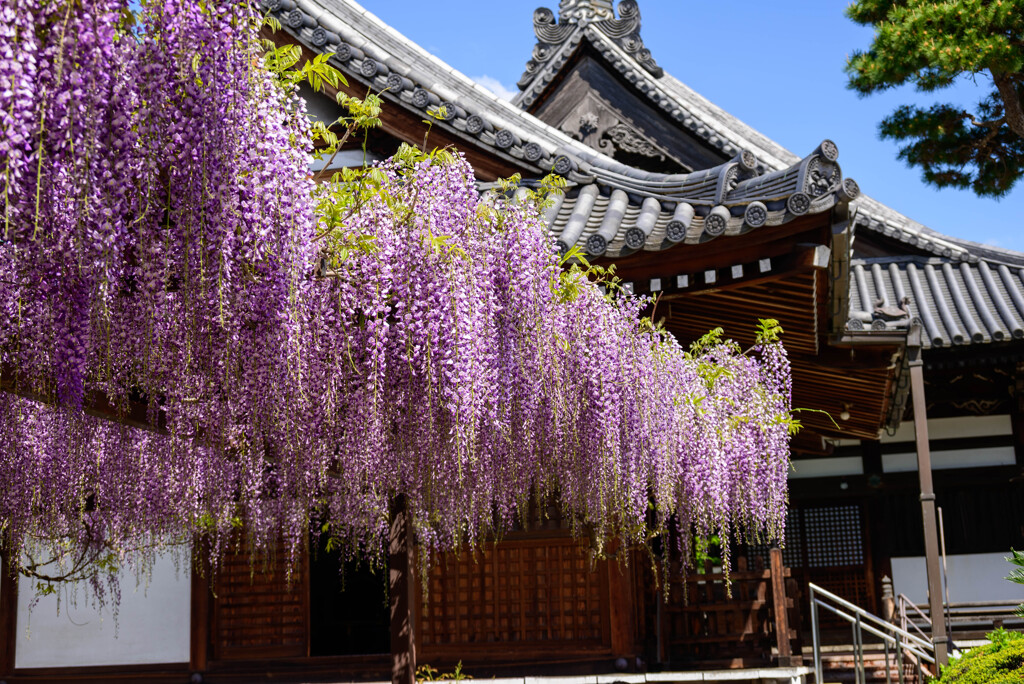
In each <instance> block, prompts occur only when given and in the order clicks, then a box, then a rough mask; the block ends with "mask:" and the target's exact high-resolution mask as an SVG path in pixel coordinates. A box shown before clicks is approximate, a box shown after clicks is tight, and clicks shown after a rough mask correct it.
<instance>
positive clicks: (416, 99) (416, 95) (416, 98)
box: [412, 88, 430, 109]
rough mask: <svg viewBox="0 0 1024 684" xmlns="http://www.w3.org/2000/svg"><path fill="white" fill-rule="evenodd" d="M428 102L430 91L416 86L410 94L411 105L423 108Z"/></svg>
mask: <svg viewBox="0 0 1024 684" xmlns="http://www.w3.org/2000/svg"><path fill="white" fill-rule="evenodd" d="M429 104H430V93H429V92H428V91H426V90H424V89H423V88H417V89H416V90H415V91H414V92H413V94H412V105H413V107H418V108H420V109H425V108H426V106H427V105H429Z"/></svg>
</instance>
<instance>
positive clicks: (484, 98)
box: [262, 0, 1024, 267]
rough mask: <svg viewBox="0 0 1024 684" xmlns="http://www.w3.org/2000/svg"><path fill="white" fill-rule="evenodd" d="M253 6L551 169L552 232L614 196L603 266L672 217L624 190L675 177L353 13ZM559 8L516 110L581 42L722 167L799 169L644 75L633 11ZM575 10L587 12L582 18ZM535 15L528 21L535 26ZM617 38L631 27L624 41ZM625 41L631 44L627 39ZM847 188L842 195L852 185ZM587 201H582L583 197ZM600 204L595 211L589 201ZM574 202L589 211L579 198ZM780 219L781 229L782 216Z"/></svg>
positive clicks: (877, 222) (870, 222) (1015, 260)
mask: <svg viewBox="0 0 1024 684" xmlns="http://www.w3.org/2000/svg"><path fill="white" fill-rule="evenodd" d="M262 4H263V6H264V8H266V9H267V10H269V11H271V12H272V13H274V15H275V16H276V17H278V18H279V19H280V20H281V21H282V24H283V25H284V26H285V28H286V29H287V30H289V31H291V32H292V33H293V35H295V36H296V37H297V38H298V39H299V40H301V41H302V42H303V43H304V44H305V45H307V46H309V47H311V48H312V49H315V50H320V51H322V52H327V53H331V54H333V55H334V57H333V59H332V61H333V62H334V63H335V64H336V65H338V66H340V67H342V68H343V69H345V71H346V72H347V73H350V74H354V75H356V76H357V77H358V78H360V79H362V81H363V82H364V83H366V84H368V85H370V86H372V87H373V88H375V89H378V90H383V89H385V88H388V89H389V92H390V93H392V94H393V95H395V96H397V97H398V98H399V99H400V100H401V102H402V103H403V104H404V105H406V106H409V107H412V108H415V109H419V110H422V111H423V112H424V113H427V112H428V111H436V110H437V109H438V108H439V106H440V105H445V107H444V111H445V115H446V116H445V119H446V120H445V121H444V122H439V123H438V125H443V126H448V127H450V128H451V129H452V130H454V131H456V132H458V133H460V134H463V135H468V136H472V137H473V138H474V139H475V140H476V142H477V143H478V144H480V145H482V146H485V147H490V148H491V149H492V150H493V152H494V154H495V155H496V156H498V157H504V158H507V159H508V158H510V159H514V160H515V161H516V162H517V163H519V164H520V165H523V166H525V167H527V168H533V169H535V171H536V174H537V175H538V176H541V175H544V174H546V173H548V172H550V171H551V170H556V171H559V172H563V173H567V174H568V177H569V179H570V180H571V181H573V182H574V184H575V187H577V188H579V190H578V191H577V190H575V189H574V190H573V191H572V192H571V193H570V196H569V197H568V198H567V199H566V200H565V203H564V204H563V206H564V207H565V211H566V212H567V215H566V216H563V215H562V213H561V212H560V213H559V215H558V216H557V217H554V218H553V221H552V222H553V225H554V227H555V230H556V232H558V230H559V227H560V226H561V227H562V231H564V228H565V225H567V224H568V221H569V216H571V215H572V213H571V212H572V211H573V210H575V208H576V205H575V204H574V202H575V201H576V193H577V192H582V189H583V186H586V185H588V184H590V183H595V182H596V183H597V184H598V197H594V203H593V207H591V210H590V211H588V212H587V218H588V220H587V227H586V228H585V229H584V230H582V231H581V232H580V234H579V236H577V240H578V239H579V238H580V237H582V238H584V239H586V240H588V241H589V239H590V237H591V236H592V235H593V234H597V233H601V229H600V226H599V225H597V226H595V225H594V222H595V221H596V220H597V215H596V214H594V211H597V212H600V211H601V210H602V209H604V208H605V204H606V203H607V204H610V203H611V197H610V194H609V189H611V188H613V187H617V188H619V189H622V190H623V191H624V192H626V193H627V195H628V196H629V199H630V205H629V209H628V210H627V211H625V212H624V218H625V220H626V222H627V224H626V225H625V226H624V227H623V229H622V230H620V231H619V232H618V233H616V235H615V236H611V237H610V239H609V237H608V236H605V235H604V233H601V234H602V237H605V241H606V243H607V250H608V251H607V254H609V255H612V256H614V255H615V254H617V253H621V252H622V247H621V244H625V234H626V233H627V232H628V231H629V230H630V229H631V228H637V227H638V226H637V225H636V223H635V219H634V217H637V218H639V216H640V215H642V214H644V209H643V202H644V200H645V199H648V198H650V197H655V198H656V199H659V202H660V204H661V207H660V209H659V210H658V212H657V217H656V220H655V221H654V227H653V228H652V229H651V230H650V231H649V232H648V231H646V230H645V229H646V228H647V227H648V224H647V222H648V221H649V218H647V216H649V215H652V214H653V205H652V204H651V203H650V202H648V205H647V206H648V210H647V212H646V214H644V215H645V218H644V221H643V223H642V225H640V226H639V228H640V230H641V231H644V232H645V234H646V235H647V238H648V239H647V240H645V242H644V247H645V248H647V249H652V248H655V249H656V248H657V247H656V246H655V245H654V242H657V241H658V240H659V238H660V237H661V235H662V233H661V232H658V231H660V230H661V229H662V228H665V227H667V226H668V224H669V223H670V221H671V217H670V216H669V214H672V213H674V211H675V207H676V205H674V202H678V199H673V198H668V199H660V198H658V197H656V196H657V195H659V194H660V193H658V192H656V191H653V190H651V189H650V188H635V187H632V186H629V184H628V183H627V182H626V179H633V180H637V179H639V180H644V181H650V182H651V183H653V184H657V183H662V182H669V183H675V182H679V180H678V179H679V178H681V177H680V176H665V175H663V174H653V173H647V172H644V171H641V170H639V169H635V168H630V167H626V166H624V165H623V164H620V163H618V162H615V161H614V160H612V159H610V158H609V157H607V156H605V155H602V154H600V153H598V152H595V151H594V150H592V149H591V148H589V147H587V146H585V145H584V144H583V143H581V142H579V141H576V140H574V139H572V138H571V137H569V136H567V135H566V134H565V133H563V132H561V131H559V130H557V129H556V128H554V127H552V126H549V125H547V124H545V123H544V122H542V121H540V120H539V119H537V118H536V117H534V116H532V115H530V114H528V113H527V112H525V111H523V110H522V109H521V108H520V107H517V106H515V104H512V103H509V102H506V101H504V100H502V99H500V98H498V97H497V96H496V95H494V94H493V93H491V92H490V91H488V90H487V89H486V88H483V87H482V86H480V85H479V84H477V83H475V82H474V81H473V80H472V79H469V78H468V77H466V76H465V75H463V74H461V73H459V72H458V71H456V70H454V69H452V68H451V67H450V66H448V65H447V64H445V63H444V62H442V61H441V60H439V59H438V58H437V57H435V56H433V55H431V54H430V53H428V52H426V51H425V50H423V49H422V48H420V47H419V46H418V45H416V44H415V43H413V42H412V41H410V40H409V39H407V38H405V37H404V36H402V35H401V34H400V33H398V32H397V31H395V30H394V29H393V28H391V27H390V26H388V25H387V24H385V23H384V22H383V21H381V20H380V19H379V18H377V17H376V16H374V15H373V14H371V13H370V12H368V11H367V10H365V9H364V8H362V7H361V6H359V5H358V4H357V3H356V2H354V0H262ZM561 5H562V7H561V8H562V9H563V10H568V11H569V12H572V11H575V10H580V9H581V8H582V9H583V10H584V13H585V14H588V13H593V14H594V16H592V17H589V16H588V18H587V19H586V20H583V21H581V20H578V19H577V20H576V21H574V22H573V21H568V22H566V23H565V26H566V27H567V28H565V29H560V28H559V27H561V26H563V24H562V23H557V24H555V23H552V22H553V21H554V20H553V13H550V12H548V14H550V15H552V16H551V17H549V16H548V14H545V15H544V17H543V18H542V19H543V21H542V22H541V23H543V24H544V25H545V26H546V27H547V28H548V29H550V30H551V31H555V32H557V33H558V35H548V36H547V38H546V39H542V38H541V37H540V36H541V33H538V36H539V38H538V40H539V41H540V42H546V43H547V44H550V45H558V46H559V49H558V50H556V51H555V52H549V53H545V54H544V55H543V56H545V57H546V59H544V60H542V63H539V66H538V67H537V68H536V69H534V73H533V74H532V77H531V78H530V79H528V83H529V85H528V86H527V89H526V90H524V91H523V92H522V93H520V94H519V96H518V97H517V99H516V104H518V105H520V106H522V107H525V106H529V104H530V103H531V102H532V101H533V99H534V98H536V97H537V96H538V95H539V94H540V93H541V92H543V89H544V87H546V85H547V83H548V82H550V80H551V79H553V78H554V77H555V75H556V74H557V72H558V70H559V69H560V68H561V67H562V66H564V64H565V62H566V61H567V60H568V57H569V56H571V54H572V51H573V50H575V49H576V48H577V47H578V46H579V44H580V43H581V41H583V40H584V39H585V40H588V41H590V43H591V44H592V45H593V46H594V47H595V49H597V50H598V51H599V52H601V54H603V55H604V57H605V59H606V60H607V61H608V62H609V63H610V64H611V65H612V66H613V67H614V68H615V69H617V70H619V72H620V73H621V74H622V75H623V77H624V78H626V79H627V81H629V82H630V83H632V84H633V86H634V87H636V88H637V89H638V90H639V91H640V92H641V93H643V94H644V95H645V96H646V97H647V98H648V99H649V100H650V101H651V102H652V103H654V104H655V105H656V106H658V107H660V108H661V109H662V110H663V111H664V112H665V113H666V114H667V115H668V116H669V117H670V118H672V119H674V120H675V121H676V122H677V123H678V124H679V125H680V126H681V127H682V128H683V129H685V130H687V131H689V132H690V134H692V135H694V136H696V137H698V138H699V139H701V140H704V141H705V142H706V143H707V144H709V145H711V146H712V147H714V148H716V149H718V150H720V151H721V152H722V154H723V156H738V155H741V154H751V153H752V154H753V155H754V157H755V158H756V160H757V170H758V171H759V172H763V173H764V176H763V177H764V178H769V177H774V175H773V174H774V173H776V172H783V175H784V174H785V172H786V171H787V170H790V169H792V168H794V167H796V166H799V165H800V164H802V163H805V162H806V161H807V158H805V159H801V158H800V157H798V156H797V155H795V154H793V153H792V152H790V151H789V150H787V149H785V148H784V147H782V146H781V145H779V144H777V143H775V142H774V141H772V140H771V139H769V138H767V137H766V136H764V135H762V134H761V133H759V132H758V131H756V130H754V129H753V128H751V127H750V126H748V125H746V124H745V123H743V122H742V121H740V120H739V119H737V118H735V117H734V116H732V115H731V114H729V113H728V112H726V111H724V110H722V109H721V108H719V107H717V106H716V105H714V104H713V103H711V102H710V101H708V100H707V99H705V98H704V97H702V96H700V95H699V94H697V93H695V92H694V91H693V90H691V89H690V88H689V87H687V86H686V85H685V84H683V83H681V82H680V81H678V80H676V79H675V78H673V77H672V76H671V75H669V74H661V73H660V70H659V69H657V68H652V66H651V64H652V63H653V62H651V63H648V54H647V53H646V52H645V51H644V50H643V48H642V41H640V42H637V41H638V40H639V37H638V32H639V11H638V9H637V4H636V2H635V1H634V0H623V2H620V3H619V18H618V19H614V18H613V17H612V18H608V11H609V8H610V6H611V3H610V2H605V1H604V0H602V1H601V2H597V0H562V3H561ZM583 5H587V6H588V7H585V8H583V7H582V6H583ZM595 8H596V9H595ZM537 16H538V15H535V20H536V19H537ZM616 22H617V23H616ZM623 22H625V23H623ZM616 27H617V28H616ZM629 27H633V28H632V29H630V30H629V31H626V28H629ZM562 34H564V35H562ZM634 34H635V35H636V36H637V40H632V39H631V38H630V36H633V35H634ZM556 39H558V40H556ZM559 41H561V42H559ZM574 41H575V42H574ZM638 46H640V47H638ZM563 48H564V49H563ZM535 57H536V55H535ZM535 61H536V60H535ZM595 169H597V170H603V171H605V172H607V173H606V174H605V175H604V176H602V177H600V178H599V177H598V176H600V174H598V173H596V172H595V171H594V170H595ZM716 169H721V167H716ZM714 170H715V169H710V170H705V171H698V172H697V173H698V174H700V173H708V172H711V171H714ZM616 174H617V175H616ZM616 183H621V185H616ZM753 185H754V184H753V182H751V183H748V185H747V186H746V187H748V188H751V189H752V188H753ZM854 185H855V184H854ZM850 189H853V186H851V188H850ZM590 192H593V191H588V193H590ZM606 196H608V199H607V200H602V199H600V198H604V197H606ZM736 197H737V196H736V195H735V193H734V194H732V195H730V196H729V197H728V199H729V200H730V201H731V200H732V199H735V198H736ZM584 202H589V200H588V199H587V198H586V196H584ZM618 204H621V202H618ZM766 205H767V203H766ZM726 206H727V207H728V208H729V210H730V211H729V213H730V218H729V219H728V220H727V223H728V224H729V225H728V227H727V230H728V231H732V232H742V231H743V224H742V218H741V217H739V216H735V215H733V211H734V210H735V211H739V209H738V207H739V204H733V205H726ZM748 206H749V205H748ZM584 208H586V207H584ZM699 208H700V205H699V204H698V205H694V209H695V215H694V219H693V222H692V223H691V227H690V229H688V232H687V236H686V237H685V238H684V240H683V241H684V242H686V241H690V240H694V239H698V240H699V237H697V233H698V230H697V228H698V227H701V226H700V224H701V222H702V221H700V220H699V219H703V218H704V217H703V216H701V213H700V211H698V209H699ZM851 208H852V209H855V227H856V229H857V230H860V231H871V232H874V233H877V234H879V235H885V236H886V237H888V238H890V239H894V240H897V241H900V242H903V243H904V244H907V245H908V246H911V247H914V248H915V249H917V250H920V251H925V252H929V253H931V254H933V255H935V256H936V257H939V258H945V259H950V260H952V261H954V262H966V263H971V264H977V263H980V261H983V260H984V261H988V262H989V263H990V265H997V264H1005V265H1007V266H1008V267H1022V266H1024V254H1021V253H1019V252H1014V251H1011V250H1005V249H1001V248H997V247H992V246H988V245H980V244H977V243H974V242H971V241H968V240H963V239H959V238H953V237H950V236H945V235H941V234H939V233H936V232H935V231H933V230H931V229H929V228H927V227H925V226H923V225H921V224H920V223H917V222H916V221H913V220H911V219H910V218H908V217H906V216H904V215H903V214H900V213H899V212H897V211H895V210H893V209H891V208H890V207H888V206H886V205H884V204H882V203H880V202H878V201H876V200H874V199H872V198H870V197H868V196H865V195H860V196H859V197H858V198H857V199H856V200H855V201H853V202H852V203H851ZM767 209H768V217H767V218H766V220H765V225H773V223H772V222H773V221H779V216H778V215H777V214H776V215H774V216H773V215H772V212H773V211H778V209H773V208H772V207H771V206H770V205H768V206H767ZM581 211H582V210H581ZM701 211H702V210H701ZM744 211H745V209H744ZM781 220H783V221H784V220H786V217H785V215H783V216H782V218H781ZM563 221H564V222H563ZM602 221H603V218H602ZM630 221H633V222H632V223H630ZM576 223H578V221H577V222H575V223H574V224H573V226H572V229H573V231H575V230H576V225H575V224H576ZM610 231H611V228H610V226H608V227H607V232H608V233H609V234H610ZM701 234H703V232H702V231H701ZM570 237H572V233H570ZM593 245H594V246H599V241H598V240H596V239H595V240H594V241H593ZM616 250H619V251H616ZM626 251H628V250H626Z"/></svg>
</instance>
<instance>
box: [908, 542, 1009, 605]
mask: <svg viewBox="0 0 1024 684" xmlns="http://www.w3.org/2000/svg"><path fill="white" fill-rule="evenodd" d="M1008 555H1010V551H1009V549H1007V550H1006V553H970V554H964V555H957V556H947V557H946V561H947V568H948V575H947V576H948V581H949V600H950V602H951V603H964V602H967V601H1018V602H1022V603H1024V586H1021V585H1019V584H1014V583H1012V582H1008V581H1006V580H1005V579H1003V578H1004V577H1006V576H1007V575H1008V574H1010V571H1011V570H1012V569H1013V566H1011V565H1010V564H1009V563H1007V562H1006V560H1005V558H1006V556H1008ZM892 583H893V590H894V591H895V592H896V593H897V594H900V593H903V594H906V595H907V597H909V598H910V600H911V601H913V602H914V603H924V602H926V601H927V600H928V577H927V571H926V570H925V562H924V556H913V557H908V558H893V559H892Z"/></svg>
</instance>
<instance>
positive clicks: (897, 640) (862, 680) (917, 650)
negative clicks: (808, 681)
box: [809, 583, 935, 684]
mask: <svg viewBox="0 0 1024 684" xmlns="http://www.w3.org/2000/svg"><path fill="white" fill-rule="evenodd" d="M809 587H810V602H811V636H812V639H813V644H814V676H815V681H816V682H818V683H819V684H820V683H821V682H822V668H821V634H820V629H819V624H818V623H819V621H818V609H819V608H824V609H826V610H828V611H829V612H831V613H834V614H835V615H837V616H839V617H840V618H842V619H843V620H846V621H847V622H849V623H850V624H851V625H852V628H853V655H854V676H855V680H856V683H857V684H866V682H867V673H866V668H865V664H864V632H867V633H868V634H871V635H874V636H876V637H878V638H880V639H881V640H882V644H883V646H884V648H885V681H886V683H887V684H891V682H890V674H889V647H890V646H892V647H894V648H895V650H896V654H895V656H896V665H897V673H898V676H899V682H900V684H905V675H904V672H903V661H904V656H909V657H910V658H911V659H912V660H913V662H914V664H915V665H916V667H917V674H918V681H922V680H923V677H922V675H923V668H922V663H924V662H927V663H931V664H932V665H934V664H935V646H934V645H933V644H932V642H931V641H930V640H929V639H928V638H927V637H925V638H921V637H918V636H916V635H914V634H911V633H910V632H909V631H907V630H906V629H903V628H902V627H898V626H896V625H894V624H891V623H889V622H887V621H885V620H883V619H882V618H880V617H878V616H877V615H873V614H871V613H869V612H868V611H866V610H864V609H863V608H861V607H859V606H857V605H854V604H853V603H850V602H849V601H847V600H845V599H843V598H840V597H839V596H836V595H835V594H833V593H832V592H830V591H827V590H825V589H822V588H821V587H819V586H818V585H816V584H813V583H810V584H809ZM823 599H824V600H823ZM829 602H831V603H829ZM832 604H835V605H832ZM915 607H916V606H915ZM901 615H904V616H905V612H903V611H901ZM915 627H916V625H915Z"/></svg>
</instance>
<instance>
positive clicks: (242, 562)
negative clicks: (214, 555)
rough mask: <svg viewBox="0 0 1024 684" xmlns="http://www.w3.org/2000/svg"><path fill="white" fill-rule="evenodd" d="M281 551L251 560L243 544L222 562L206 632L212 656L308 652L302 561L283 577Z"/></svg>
mask: <svg viewBox="0 0 1024 684" xmlns="http://www.w3.org/2000/svg"><path fill="white" fill-rule="evenodd" d="M284 554H285V551H284V549H283V548H278V549H276V553H275V554H272V555H271V556H270V558H263V557H258V558H256V559H255V561H254V562H252V561H251V560H250V557H249V553H248V551H247V550H246V549H244V548H243V549H241V550H239V551H238V552H235V553H228V554H226V555H225V556H224V558H223V560H222V561H221V566H220V568H219V570H218V575H217V583H216V599H214V601H213V624H212V629H211V636H212V641H213V657H214V659H217V660H259V659H265V658H284V657H303V656H306V655H308V648H309V647H308V641H309V639H308V632H309V626H308V618H309V588H308V577H307V568H306V564H305V562H302V563H300V564H299V566H298V567H297V568H295V569H294V570H293V576H292V582H291V584H290V585H289V583H288V581H287V579H286V576H285V575H286V573H285V567H284V566H285V563H284Z"/></svg>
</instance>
